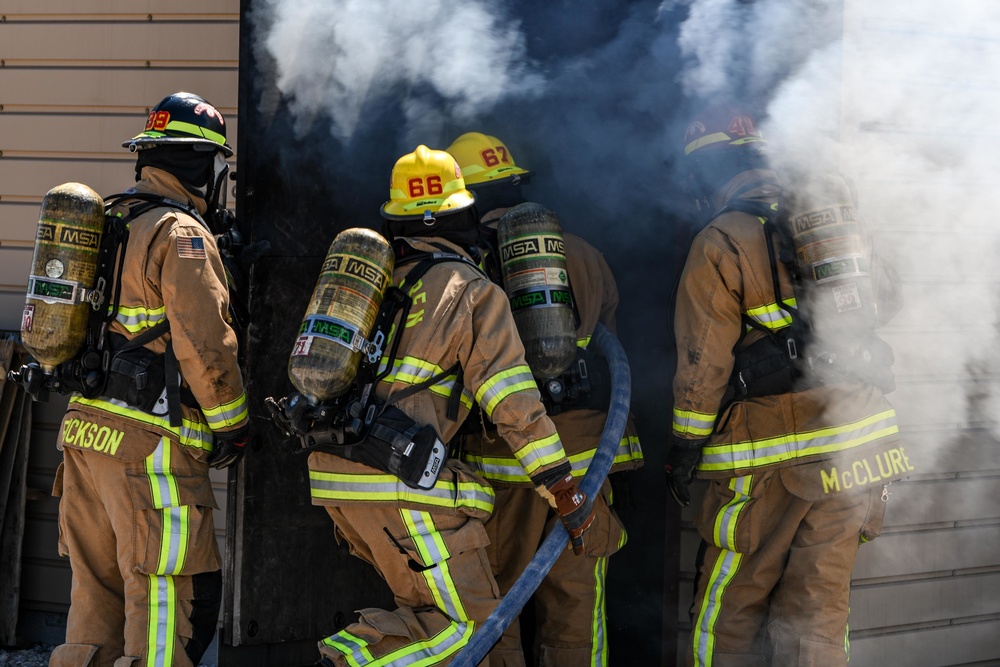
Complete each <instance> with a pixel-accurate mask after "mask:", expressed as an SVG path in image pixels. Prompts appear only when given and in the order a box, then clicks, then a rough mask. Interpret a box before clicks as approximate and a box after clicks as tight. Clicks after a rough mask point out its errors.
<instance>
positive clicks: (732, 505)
mask: <svg viewBox="0 0 1000 667" xmlns="http://www.w3.org/2000/svg"><path fill="white" fill-rule="evenodd" d="M752 487H753V475H743V476H742V477H734V478H732V479H731V480H729V489H730V490H731V491H732V492H733V499H732V500H730V501H729V502H728V503H726V505H725V506H724V507H723V508H722V509H721V510H720V511H719V513H718V514H717V515H716V517H715V524H714V528H713V534H714V535H715V543H716V544H717V545H719V546H720V547H722V548H724V549H729V550H731V551H735V550H736V549H737V548H738V546H737V544H736V523H737V520H738V519H739V517H740V514H741V513H742V512H743V510H744V509H746V507H747V505H748V504H749V502H750V490H751V488H752Z"/></svg>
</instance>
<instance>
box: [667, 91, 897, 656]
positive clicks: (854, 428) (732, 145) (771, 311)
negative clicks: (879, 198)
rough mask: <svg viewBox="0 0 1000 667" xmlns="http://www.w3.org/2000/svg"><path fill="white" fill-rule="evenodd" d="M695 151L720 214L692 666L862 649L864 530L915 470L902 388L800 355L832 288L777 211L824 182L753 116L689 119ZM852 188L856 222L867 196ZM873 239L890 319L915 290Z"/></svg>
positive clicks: (687, 161) (709, 326)
mask: <svg viewBox="0 0 1000 667" xmlns="http://www.w3.org/2000/svg"><path fill="white" fill-rule="evenodd" d="M684 153H685V156H684V158H683V165H684V168H685V174H686V177H687V189H688V190H689V191H690V193H691V195H692V197H693V198H694V200H695V202H696V204H697V205H698V209H699V211H700V212H701V214H702V215H703V216H704V218H703V221H707V224H706V226H704V228H703V229H701V231H700V232H699V233H698V234H697V236H696V237H695V238H694V241H693V243H692V246H691V248H690V251H689V254H688V257H687V261H686V263H685V266H684V270H683V273H682V275H681V278H680V284H679V287H678V291H677V302H676V312H675V323H674V329H675V334H676V341H677V370H676V375H675V377H674V380H673V400H674V406H673V428H672V434H671V446H670V449H669V451H668V453H667V466H666V469H667V481H668V489H669V490H670V492H671V494H672V495H673V497H674V498H675V500H677V502H678V503H679V504H680V505H681V506H682V507H685V506H687V505H688V504H689V503H690V501H691V495H690V490H689V483H690V482H691V478H692V476H693V474H694V473H695V472H697V475H698V477H699V478H703V479H706V480H708V487H707V491H706V493H705V496H704V499H703V500H702V503H701V507H700V510H699V511H697V512H696V516H695V527H696V528H697V529H698V532H699V533H700V535H701V537H702V540H703V543H702V547H701V549H700V550H699V555H698V563H697V573H696V580H695V589H696V590H695V599H694V604H693V607H692V626H693V627H692V632H691V640H690V644H689V646H688V648H687V664H689V665H699V666H701V665H716V666H727V665H741V666H742V665H758V664H759V665H763V664H765V658H764V656H765V653H766V651H765V644H769V651H768V652H770V653H771V654H772V655H773V664H774V665H846V664H847V660H848V642H847V622H848V597H849V593H850V585H851V569H852V567H853V565H854V561H855V556H856V554H857V550H858V545H859V543H862V542H865V541H867V540H870V539H873V538H874V537H876V536H877V535H878V534H879V532H880V531H881V527H882V520H883V516H884V512H885V507H886V500H887V498H888V489H887V485H888V483H889V482H890V481H891V480H894V479H899V478H901V477H903V476H905V475H906V474H908V473H909V471H910V470H912V469H913V467H912V464H911V463H910V461H909V457H908V456H907V454H906V451H905V449H904V447H903V445H902V444H901V441H900V436H899V426H898V423H897V418H896V413H895V411H894V410H893V408H892V406H891V405H890V403H889V401H888V400H887V399H886V397H885V395H884V393H885V391H889V390H891V387H890V386H885V385H882V386H879V385H880V384H881V383H879V382H876V381H873V380H872V379H871V378H868V377H863V376H861V375H855V374H852V373H850V372H846V373H844V374H843V375H841V376H840V377H836V378H834V379H832V380H831V379H830V378H827V377H819V376H812V375H811V374H810V373H809V372H808V369H803V368H800V367H797V366H795V365H794V364H796V363H798V361H801V359H803V358H807V357H810V355H812V354H813V352H812V348H813V346H814V343H813V342H811V341H812V340H814V339H815V340H818V339H819V338H820V337H821V333H822V332H820V331H812V333H811V335H810V336H805V335H803V334H802V333H801V328H802V327H804V326H806V323H805V322H804V313H805V312H806V311H805V306H807V305H808V304H807V303H803V301H808V299H809V298H811V297H810V295H811V294H814V293H815V292H811V291H810V290H812V289H814V288H815V286H814V285H811V283H810V278H809V276H806V275H798V274H797V273H798V272H797V271H793V270H792V268H791V267H792V263H790V262H789V261H788V260H789V257H788V251H789V247H788V245H787V237H786V239H785V240H783V239H782V231H781V230H782V229H784V228H782V227H780V226H777V227H776V225H778V224H780V220H781V218H780V216H781V214H782V212H783V211H785V210H786V208H787V207H788V206H789V202H792V201H795V200H796V198H798V199H799V200H804V199H805V198H806V193H805V192H804V191H802V192H795V191H794V190H793V189H792V188H791V187H789V186H788V185H787V183H786V184H784V185H783V183H782V181H781V180H779V177H778V174H777V172H776V171H775V170H774V169H772V167H771V166H770V163H769V159H768V154H767V151H766V144H765V141H764V139H763V137H762V135H761V133H760V132H759V130H758V129H757V127H756V126H755V124H754V122H753V119H752V117H751V116H750V115H748V114H747V113H745V112H744V111H741V110H738V109H731V108H719V109H714V110H710V111H708V112H706V113H705V115H704V116H702V117H700V118H698V119H696V120H695V121H694V122H692V123H691V124H690V126H689V127H688V129H687V132H686V136H685V147H684ZM810 178H811V177H810ZM805 179H806V176H805V175H803V176H802V180H805ZM784 180H785V181H786V182H791V179H790V178H785V179H784ZM798 180H800V177H799V175H796V182H798ZM840 201H841V202H842V203H841V204H840V205H838V207H837V209H838V210H839V211H840V212H845V211H848V212H850V214H849V215H846V218H845V220H844V221H849V219H850V218H852V217H853V204H852V202H851V200H850V198H849V197H848V198H847V201H846V202H843V199H841V200H840ZM827 213H829V214H830V215H834V214H835V213H834V212H831V211H827ZM821 220H822V218H816V219H813V220H812V221H811V222H810V223H809V224H818V223H819V221H821ZM865 238H866V241H865V248H864V254H865V255H866V258H865V262H863V263H861V264H860V266H870V273H865V274H864V275H861V274H859V276H858V278H857V280H856V283H858V284H855V285H854V286H853V288H854V289H858V286H859V284H860V283H863V282H867V281H870V284H869V286H870V287H871V292H872V293H873V294H874V300H875V303H877V311H876V309H875V308H872V312H873V313H874V312H877V321H875V322H873V323H872V326H877V325H881V324H883V323H884V322H886V321H887V320H888V319H889V318H891V317H892V316H893V315H894V314H895V313H896V312H898V310H899V308H900V307H901V302H900V300H899V296H898V285H897V279H896V277H895V273H894V272H893V271H892V269H891V268H890V267H889V266H888V265H886V264H885V263H884V262H883V261H882V260H880V258H879V257H878V255H877V254H876V253H875V252H874V251H873V250H872V248H871V245H870V238H868V237H867V236H866V237H865ZM837 241H838V242H839V243H841V244H842V243H843V242H844V239H843V238H841V239H837ZM824 245H825V244H816V245H814V246H813V247H812V248H811V250H810V251H811V252H824ZM769 246H770V247H769ZM827 247H833V246H827ZM864 292H865V290H861V293H864ZM796 304H797V305H796ZM856 333H857V332H856ZM868 335H870V332H868ZM790 341H791V342H792V343H794V344H793V345H789V342H790ZM789 350H792V351H793V352H796V354H789V352H788V351H789ZM793 357H794V358H793ZM884 363H887V364H888V363H891V362H889V361H885V362H884ZM734 368H736V369H737V370H736V371H735V372H734ZM883 370H884V369H883Z"/></svg>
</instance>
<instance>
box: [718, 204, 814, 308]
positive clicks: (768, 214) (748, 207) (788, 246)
mask: <svg viewBox="0 0 1000 667" xmlns="http://www.w3.org/2000/svg"><path fill="white" fill-rule="evenodd" d="M779 210H780V205H779ZM731 211H740V212H742V213H747V214H749V215H753V216H755V217H758V218H760V219H761V220H763V224H762V227H763V229H764V245H765V246H766V247H767V258H768V261H769V263H770V265H771V286H772V289H773V290H774V302H775V303H776V304H778V305H780V306H781V307H782V308H785V309H787V310H788V312H789V313H797V311H798V309H797V308H796V307H795V306H792V305H791V304H789V303H788V302H787V301H785V300H784V299H782V298H781V286H780V282H779V280H778V262H777V257H776V256H775V253H774V243H772V238H773V237H774V236H775V235H777V238H778V246H779V247H780V248H781V250H782V253H781V254H782V257H781V261H782V263H783V264H785V266H787V267H788V270H789V272H790V273H791V274H792V276H793V277H794V276H795V275H796V272H795V263H794V260H793V257H794V250H793V249H792V243H791V239H789V238H788V233H787V230H785V229H784V228H783V226H782V225H781V224H780V223H778V222H776V220H775V219H776V217H777V216H778V211H777V210H775V209H773V208H772V207H771V206H770V205H769V204H766V203H764V202H759V201H747V200H742V199H737V200H735V201H731V202H730V203H728V204H726V205H725V206H724V207H722V208H721V209H719V211H718V212H717V213H716V214H715V216H714V217H715V218H717V217H719V216H720V215H722V214H724V213H729V212H731ZM713 219H714V218H713ZM749 322H750V325H751V326H754V327H755V328H760V327H759V325H757V323H755V322H753V321H752V320H749ZM765 328H766V327H765Z"/></svg>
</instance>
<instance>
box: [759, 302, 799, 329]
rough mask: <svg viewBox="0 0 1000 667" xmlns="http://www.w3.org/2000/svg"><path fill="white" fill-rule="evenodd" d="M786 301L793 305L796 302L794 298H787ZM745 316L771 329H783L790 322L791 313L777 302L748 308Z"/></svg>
mask: <svg viewBox="0 0 1000 667" xmlns="http://www.w3.org/2000/svg"><path fill="white" fill-rule="evenodd" d="M786 303H788V305H789V306H793V307H794V306H795V303H796V302H795V299H789V300H788V301H787V302H786ZM747 317H749V318H750V319H752V320H754V321H755V322H758V323H759V324H761V325H763V326H765V327H767V328H768V329H771V330H772V331H777V330H778V329H784V328H785V327H787V326H790V325H791V323H792V314H791V313H789V312H788V311H787V310H785V309H784V308H782V307H781V306H779V305H778V304H777V303H768V304H765V305H763V306H757V307H756V308H748V309H747Z"/></svg>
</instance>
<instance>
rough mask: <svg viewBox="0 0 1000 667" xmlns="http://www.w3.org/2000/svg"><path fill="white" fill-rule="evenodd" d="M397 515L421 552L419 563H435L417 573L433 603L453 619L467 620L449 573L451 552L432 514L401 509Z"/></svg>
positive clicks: (456, 588) (467, 617)
mask: <svg viewBox="0 0 1000 667" xmlns="http://www.w3.org/2000/svg"><path fill="white" fill-rule="evenodd" d="M399 515H400V516H401V517H402V519H403V524H404V525H405V526H406V531H407V534H408V535H409V536H410V538H411V539H412V540H413V546H414V548H415V549H416V550H417V554H419V555H420V560H421V562H423V563H424V564H425V565H432V564H433V565H434V566H433V567H428V568H426V569H425V570H424V571H423V572H421V573H420V574H421V576H423V578H424V583H426V584H427V588H428V590H430V592H431V595H432V596H433V597H434V604H435V605H436V606H437V608H438V609H440V610H441V611H443V612H444V613H445V615H447V616H448V618H450V619H452V620H455V621H468V620H470V619H469V615H468V613H466V611H465V606H464V605H463V604H462V599H461V597H459V594H458V586H456V585H455V580H454V579H453V578H452V576H451V568H450V566H449V564H448V559H449V558H450V557H451V552H449V551H448V547H447V546H446V545H445V543H444V536H442V535H441V533H440V532H439V531H438V529H437V526H435V525H434V517H433V516H432V515H431V514H430V513H429V512H417V511H414V510H410V509H400V510H399Z"/></svg>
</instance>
